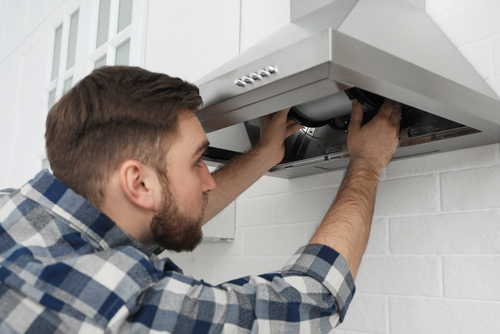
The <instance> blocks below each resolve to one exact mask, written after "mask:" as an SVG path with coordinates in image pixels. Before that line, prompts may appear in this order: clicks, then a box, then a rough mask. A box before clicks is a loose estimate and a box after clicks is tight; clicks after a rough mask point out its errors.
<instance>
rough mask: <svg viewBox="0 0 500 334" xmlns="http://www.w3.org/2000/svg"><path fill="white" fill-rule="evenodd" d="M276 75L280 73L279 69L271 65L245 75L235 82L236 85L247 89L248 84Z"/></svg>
mask: <svg viewBox="0 0 500 334" xmlns="http://www.w3.org/2000/svg"><path fill="white" fill-rule="evenodd" d="M274 73H278V69H277V68H276V67H275V66H272V65H269V66H267V67H266V68H265V69H260V70H257V71H255V72H252V73H250V74H249V75H245V76H242V77H241V78H239V79H236V80H234V84H235V85H236V86H240V87H245V86H246V85H247V84H253V83H254V82H255V80H261V79H262V78H264V77H269V76H270V75H271V74H274Z"/></svg>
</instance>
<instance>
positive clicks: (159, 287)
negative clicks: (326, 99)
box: [0, 67, 401, 333]
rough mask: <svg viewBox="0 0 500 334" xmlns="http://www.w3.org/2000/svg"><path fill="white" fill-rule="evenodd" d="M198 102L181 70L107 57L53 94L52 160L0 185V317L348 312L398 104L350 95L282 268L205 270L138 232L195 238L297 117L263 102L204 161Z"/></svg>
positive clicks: (255, 321) (271, 327) (279, 322)
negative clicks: (295, 246)
mask: <svg viewBox="0 0 500 334" xmlns="http://www.w3.org/2000/svg"><path fill="white" fill-rule="evenodd" d="M200 104H201V98H200V96H199V94H198V89H197V88H196V87H195V86H193V85H191V84H188V83H186V82H184V81H182V80H180V79H178V78H171V77H169V76H167V75H164V74H156V73H150V72H148V71H145V70H142V69H140V68H131V67H105V68H101V69H98V70H95V71H94V72H92V73H91V74H90V75H89V76H87V77H86V78H84V79H83V80H81V81H80V82H79V83H78V84H77V85H76V86H75V87H74V88H73V89H72V90H71V91H69V92H68V93H67V94H66V95H65V96H64V97H63V98H62V99H61V100H60V101H59V102H58V103H57V104H56V105H55V106H54V107H53V108H52V110H51V111H50V113H49V115H48V117H47V131H46V145H47V154H48V157H49V160H50V163H51V166H52V169H53V172H54V176H52V175H51V174H49V173H48V172H46V171H43V172H40V173H39V174H38V175H37V176H36V177H35V178H34V179H33V180H31V181H30V182H29V183H27V184H26V185H25V186H23V187H22V188H21V189H19V190H13V189H9V190H6V191H4V193H3V196H1V197H0V223H1V227H0V332H2V333H4V332H5V333H103V332H106V333H123V332H133V333H149V332H175V333H191V332H193V333H204V332H214V333H217V332H221V331H225V332H234V333H245V332H259V331H261V332H274V333H294V332H305V333H310V332H328V331H330V330H331V329H332V327H334V326H335V325H337V324H338V322H339V321H342V320H343V318H344V316H345V313H346V311H347V308H348V306H349V303H350V301H351V299H352V296H353V294H354V277H355V276H356V273H357V269H358V267H359V263H360V260H361V257H362V255H363V252H364V250H365V247H366V243H367V240H368V235H369V231H370V225H371V219H372V214H373V206H374V199H375V188H376V185H377V182H378V176H379V173H380V172H381V170H382V169H383V168H384V166H385V165H386V164H387V163H388V161H389V160H390V159H391V157H392V155H393V153H394V151H395V149H396V146H397V143H398V132H399V131H398V128H399V119H400V116H401V106H400V105H399V104H398V103H394V102H392V101H386V102H385V103H384V105H383V106H382V107H381V109H380V112H379V113H378V114H377V115H376V116H375V118H374V119H373V120H372V121H370V122H369V123H368V124H366V125H364V126H361V121H362V118H363V113H362V107H361V106H360V104H359V103H357V102H356V101H354V102H353V109H352V119H351V124H350V127H349V138H348V147H349V150H350V153H351V161H350V165H349V167H348V169H347V171H346V175H345V180H344V181H343V183H342V185H341V187H340V189H339V192H338V194H337V198H336V199H335V201H334V203H333V205H332V207H331V208H330V210H329V211H328V213H327V215H326V216H325V218H324V220H323V222H322V223H321V225H320V227H319V228H318V230H317V232H316V233H315V234H314V236H313V238H312V239H311V242H310V244H309V245H306V246H304V247H302V248H301V249H299V250H298V252H297V253H296V254H295V255H294V257H293V258H292V259H291V260H290V262H289V263H288V264H287V265H286V266H285V267H284V268H283V270H281V271H279V272H276V273H268V274H265V275H260V276H252V277H246V278H241V279H238V280H234V281H231V282H227V283H223V284H221V285H219V286H211V285H209V284H206V283H204V282H203V281H197V280H195V279H193V278H190V277H187V276H184V275H183V274H182V271H181V270H180V269H179V268H178V267H177V266H176V265H175V264H174V263H172V261H170V260H169V259H163V260H159V259H158V258H157V257H156V256H155V255H154V254H153V253H152V252H151V251H150V249H149V248H152V247H154V246H156V245H159V246H161V247H164V248H167V249H170V250H173V251H178V252H179V251H186V250H187V251H189V250H192V249H194V248H195V247H196V245H197V244H198V243H199V242H200V240H201V237H202V234H201V226H202V224H203V223H205V222H207V221H208V220H209V219H211V218H212V217H213V216H215V215H216V214H217V213H218V212H219V211H221V210H222V209H223V208H224V207H225V206H227V205H228V204H229V203H230V202H231V201H233V200H234V199H235V198H236V197H237V196H238V195H239V194H240V193H242V192H243V191H244V190H245V189H247V188H248V187H249V186H250V185H251V184H252V183H254V182H255V181H256V180H257V179H259V178H260V177H261V176H262V175H263V174H264V173H265V172H267V171H268V170H269V169H270V168H271V167H272V166H273V165H274V164H276V163H278V162H279V161H280V160H281V159H282V158H283V155H284V144H283V142H284V139H285V138H286V137H287V136H289V135H290V134H292V133H293V132H294V131H296V130H297V129H298V128H299V127H300V126H299V125H297V124H295V123H294V122H293V121H289V120H287V112H288V110H283V111H280V112H277V113H276V114H274V115H272V116H267V117H264V118H262V121H261V128H262V129H261V131H262V134H261V139H260V142H259V144H258V145H256V146H255V147H254V148H253V149H252V150H250V151H249V152H248V153H246V154H244V155H242V156H240V157H239V158H237V159H235V160H234V161H232V162H231V163H229V164H228V165H227V166H225V167H223V168H221V169H220V170H218V171H216V172H214V174H213V175H211V174H210V173H209V171H208V169H207V167H206V165H205V163H204V162H203V160H202V153H203V151H204V150H205V149H206V148H207V146H208V142H207V137H206V135H205V133H204V131H203V128H202V127H201V124H200V122H199V121H198V119H197V118H196V117H195V113H196V110H197V108H198V107H199V106H200Z"/></svg>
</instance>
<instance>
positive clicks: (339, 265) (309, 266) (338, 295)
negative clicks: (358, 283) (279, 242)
mask: <svg viewBox="0 0 500 334" xmlns="http://www.w3.org/2000/svg"><path fill="white" fill-rule="evenodd" d="M283 271H295V272H301V273H304V274H306V275H308V276H310V277H313V278H315V279H316V280H318V281H319V282H320V283H322V284H323V285H324V286H325V287H326V288H327V289H328V291H330V293H331V294H332V295H333V296H334V297H335V303H336V304H337V309H338V312H339V317H340V322H342V321H344V317H345V315H346V312H347V309H348V308H349V304H350V303H351V300H352V298H353V296H354V292H355V290H356V288H355V286H354V279H353V277H352V275H351V271H350V270H349V266H348V265H347V261H346V259H345V258H344V257H343V256H342V255H341V254H339V253H338V252H337V251H335V250H334V249H333V248H330V247H328V246H325V245H321V244H310V245H305V246H303V247H301V248H300V249H299V250H298V251H297V253H295V255H294V256H293V257H292V258H291V259H290V261H288V263H287V264H286V265H285V266H284V267H283Z"/></svg>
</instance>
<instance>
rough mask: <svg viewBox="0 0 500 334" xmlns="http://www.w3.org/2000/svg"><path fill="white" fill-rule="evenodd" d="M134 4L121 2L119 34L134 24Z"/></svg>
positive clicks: (123, 0)
mask: <svg viewBox="0 0 500 334" xmlns="http://www.w3.org/2000/svg"><path fill="white" fill-rule="evenodd" d="M132 3H133V0H120V9H119V12H118V32H120V31H122V30H123V29H125V28H126V27H128V26H129V25H130V23H132Z"/></svg>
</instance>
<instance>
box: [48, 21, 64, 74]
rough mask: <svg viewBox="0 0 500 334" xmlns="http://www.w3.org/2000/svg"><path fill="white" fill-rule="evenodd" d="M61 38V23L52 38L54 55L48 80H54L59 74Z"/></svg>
mask: <svg viewBox="0 0 500 334" xmlns="http://www.w3.org/2000/svg"><path fill="white" fill-rule="evenodd" d="M61 40H62V25H61V26H60V27H59V28H57V29H56V36H55V39H54V56H53V58H52V76H51V77H50V80H54V79H55V78H57V76H58V75H59V62H60V60H61Z"/></svg>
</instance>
